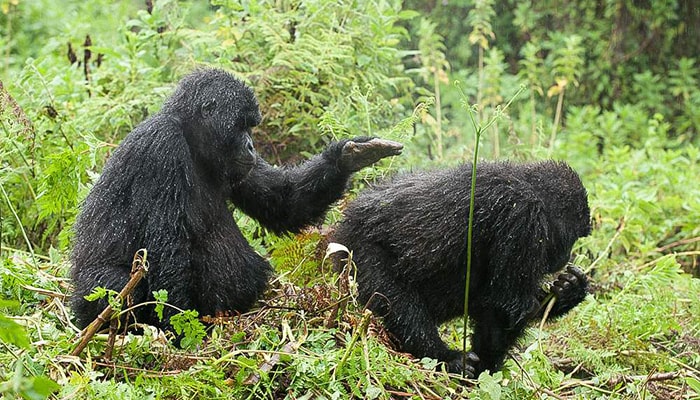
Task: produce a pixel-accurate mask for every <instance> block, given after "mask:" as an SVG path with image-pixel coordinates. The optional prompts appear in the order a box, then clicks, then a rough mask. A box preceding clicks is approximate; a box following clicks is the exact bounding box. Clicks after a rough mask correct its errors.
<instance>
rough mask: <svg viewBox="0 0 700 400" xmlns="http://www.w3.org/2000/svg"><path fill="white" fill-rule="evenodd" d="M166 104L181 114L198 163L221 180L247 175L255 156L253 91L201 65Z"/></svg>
mask: <svg viewBox="0 0 700 400" xmlns="http://www.w3.org/2000/svg"><path fill="white" fill-rule="evenodd" d="M166 108H167V109H170V108H174V109H176V111H177V113H178V114H179V115H183V114H184V115H185V116H186V117H185V119H186V121H185V124H186V125H187V127H188V128H187V129H186V137H187V141H188V143H189V146H190V148H191V149H192V151H193V152H194V153H195V154H196V157H197V158H198V160H199V162H201V163H203V164H206V167H207V170H208V171H209V173H211V174H216V175H218V176H219V177H221V178H222V179H224V180H229V181H230V180H240V179H242V178H244V177H245V176H247V175H248V173H249V172H250V170H251V169H252V168H253V166H254V165H255V162H256V159H257V157H258V155H257V153H256V152H255V148H254V147H253V140H252V138H251V131H252V128H253V127H255V126H257V125H258V124H260V120H261V115H260V110H259V109H258V100H257V99H256V98H255V94H254V93H253V91H252V90H251V89H250V88H249V87H248V86H246V85H245V84H244V83H243V82H242V81H240V80H238V79H237V78H235V77H234V76H233V75H231V74H229V73H227V72H225V71H221V70H201V71H196V72H194V73H192V74H190V75H188V76H187V77H185V78H184V79H183V80H182V81H181V82H180V85H179V86H178V89H177V90H176V92H175V93H174V94H173V96H172V98H171V99H170V101H169V102H168V103H167V104H166Z"/></svg>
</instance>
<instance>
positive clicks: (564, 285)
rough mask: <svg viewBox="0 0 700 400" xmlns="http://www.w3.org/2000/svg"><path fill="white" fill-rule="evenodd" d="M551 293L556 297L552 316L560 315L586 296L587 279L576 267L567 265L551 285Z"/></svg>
mask: <svg viewBox="0 0 700 400" xmlns="http://www.w3.org/2000/svg"><path fill="white" fill-rule="evenodd" d="M551 290H552V293H553V294H554V295H555V296H556V297H557V302H556V303H554V309H553V310H552V314H553V315H555V316H556V315H561V314H563V313H565V312H567V311H569V310H570V309H572V308H574V307H575V306H576V305H577V304H579V303H580V302H582V301H583V299H585V298H586V294H588V279H587V278H586V275H585V274H584V273H583V271H581V270H580V269H579V268H578V267H576V266H574V265H569V266H568V267H567V268H566V270H564V271H563V272H562V273H560V274H559V276H558V277H557V279H556V280H555V281H554V283H552V289H551Z"/></svg>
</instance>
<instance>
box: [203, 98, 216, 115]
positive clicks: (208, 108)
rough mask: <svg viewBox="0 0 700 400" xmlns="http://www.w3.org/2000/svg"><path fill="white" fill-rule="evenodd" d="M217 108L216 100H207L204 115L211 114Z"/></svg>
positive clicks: (204, 105)
mask: <svg viewBox="0 0 700 400" xmlns="http://www.w3.org/2000/svg"><path fill="white" fill-rule="evenodd" d="M215 107H216V100H214V99H210V100H206V101H205V102H204V104H202V113H205V114H206V113H210V112H212V111H214V108H215Z"/></svg>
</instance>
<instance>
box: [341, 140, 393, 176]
mask: <svg viewBox="0 0 700 400" xmlns="http://www.w3.org/2000/svg"><path fill="white" fill-rule="evenodd" d="M402 149H403V145H402V144H401V143H399V142H394V141H391V140H386V139H379V138H371V137H357V138H354V139H351V140H348V141H347V142H345V143H344V144H343V148H342V151H341V153H340V159H339V160H338V168H340V169H341V170H342V171H348V172H355V171H359V170H361V169H362V168H364V167H367V166H369V165H372V164H374V163H375V162H377V161H379V160H381V159H382V158H384V157H389V156H395V155H398V154H401V150H402Z"/></svg>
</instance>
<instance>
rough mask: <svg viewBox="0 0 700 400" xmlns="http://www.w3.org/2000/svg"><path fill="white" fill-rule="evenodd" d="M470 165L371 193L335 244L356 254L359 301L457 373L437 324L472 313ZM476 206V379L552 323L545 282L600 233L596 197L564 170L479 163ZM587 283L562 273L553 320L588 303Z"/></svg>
mask: <svg viewBox="0 0 700 400" xmlns="http://www.w3.org/2000/svg"><path fill="white" fill-rule="evenodd" d="M471 168H472V167H471V165H462V166H460V167H457V168H453V169H446V170H439V171H428V172H421V173H414V174H407V175H403V176H399V177H397V178H395V179H394V180H393V181H391V182H388V183H385V184H383V185H379V186H377V187H374V188H372V189H368V190H365V191H364V192H362V193H361V194H360V195H359V196H358V197H357V199H356V200H354V201H353V202H352V203H351V204H350V205H349V206H348V208H347V209H346V210H345V219H344V221H343V222H341V223H340V224H339V225H338V226H337V229H336V231H335V233H334V235H333V237H332V238H331V240H332V241H334V242H338V243H341V244H344V245H345V246H347V247H348V248H349V249H350V250H351V251H352V253H353V255H352V259H353V261H354V262H355V264H356V267H357V284H358V290H359V300H360V302H362V304H367V307H368V308H370V309H371V310H372V311H373V312H374V313H375V315H378V316H381V317H383V319H384V325H385V327H386V328H387V329H388V330H389V331H390V332H391V333H392V334H393V335H394V336H395V337H396V338H397V339H398V341H399V343H400V346H401V347H402V349H403V350H404V351H407V352H409V353H411V354H413V355H414V356H416V357H431V358H435V359H438V360H440V361H444V362H446V363H447V367H448V369H449V370H450V371H452V372H462V365H463V362H462V357H463V354H462V352H460V351H456V350H451V349H450V348H448V347H447V345H445V343H444V342H443V341H442V340H441V339H440V337H439V335H438V329H437V326H438V324H441V323H443V322H446V321H448V320H451V319H453V318H455V317H458V316H461V315H462V314H463V310H464V285H465V279H466V253H467V252H466V248H467V245H466V243H467V239H466V238H467V218H468V211H469V192H470V187H471ZM474 201H475V205H474V231H473V243H472V270H471V278H470V279H471V280H470V289H469V315H470V320H471V321H472V323H473V329H474V333H473V335H472V339H471V342H472V348H471V352H469V353H468V354H465V355H464V356H465V357H466V361H467V362H466V363H465V366H466V370H464V371H463V372H464V373H465V374H466V375H468V376H478V374H479V373H480V372H482V371H484V370H490V371H494V370H496V369H497V368H500V367H501V366H502V363H503V360H504V358H505V356H506V353H507V351H508V350H509V348H510V347H511V346H512V345H513V344H514V343H515V342H516V340H517V339H518V337H519V336H520V335H521V334H522V333H523V331H524V330H525V328H526V325H527V323H528V322H529V321H531V320H532V319H534V318H537V317H540V316H541V315H542V312H543V311H542V309H541V308H542V307H541V302H543V301H544V300H545V298H546V297H547V295H548V294H547V291H546V290H544V289H542V286H541V285H542V284H543V280H544V278H545V275H547V274H549V273H555V272H557V271H560V270H561V269H562V268H564V266H565V265H566V264H567V262H568V260H569V258H570V253H571V248H572V246H573V245H574V242H576V240H577V239H578V238H579V237H583V236H587V235H588V234H589V233H590V211H589V208H588V201H587V194H586V190H585V189H584V187H583V185H582V184H581V180H580V179H579V176H578V175H577V174H576V173H575V172H574V171H573V170H572V169H571V168H570V167H569V166H568V165H566V164H565V163H560V162H553V161H546V162H538V163H532V164H522V165H517V164H512V163H508V162H484V163H480V164H479V165H478V166H477V180H476V193H475V199H474ZM336 261H337V262H338V263H340V264H342V263H343V261H342V260H339V259H338V258H336ZM587 286H588V283H587V279H586V277H585V275H584V274H583V273H582V272H581V271H580V270H578V269H577V268H575V267H569V268H567V269H566V270H565V271H563V272H561V273H560V274H559V275H558V277H557V278H556V279H555V281H554V283H553V284H552V285H551V292H552V293H554V294H555V295H556V297H557V300H556V302H555V303H554V308H553V309H552V310H551V312H550V314H549V315H551V316H559V315H562V314H564V313H566V312H567V311H569V310H570V309H571V308H573V307H574V306H576V305H577V304H578V303H580V302H581V301H582V300H583V299H584V297H585V296H586V293H587Z"/></svg>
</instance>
